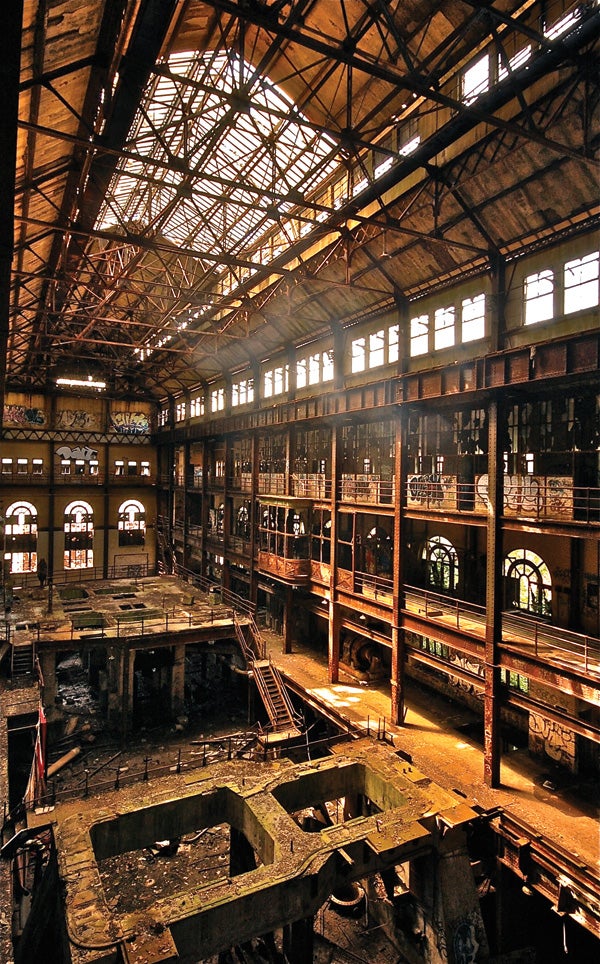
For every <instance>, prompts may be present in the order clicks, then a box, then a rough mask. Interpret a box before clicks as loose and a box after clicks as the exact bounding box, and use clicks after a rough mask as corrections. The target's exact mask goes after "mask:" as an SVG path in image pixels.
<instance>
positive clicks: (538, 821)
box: [261, 630, 600, 868]
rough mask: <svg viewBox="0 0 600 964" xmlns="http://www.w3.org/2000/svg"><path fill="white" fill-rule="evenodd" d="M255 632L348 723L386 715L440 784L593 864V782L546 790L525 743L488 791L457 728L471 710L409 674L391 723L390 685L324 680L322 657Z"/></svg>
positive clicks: (469, 741)
mask: <svg viewBox="0 0 600 964" xmlns="http://www.w3.org/2000/svg"><path fill="white" fill-rule="evenodd" d="M261 632H262V633H263V635H264V637H265V638H266V640H267V647H268V649H269V652H270V655H271V658H272V659H273V662H275V663H276V665H277V666H278V668H279V669H280V671H281V672H282V673H283V674H285V675H287V676H289V677H290V678H291V679H292V680H294V681H295V682H296V683H298V684H300V685H301V686H302V687H304V689H306V691H307V692H308V694H309V695H311V696H314V697H315V698H316V699H318V700H319V701H321V702H323V703H325V704H326V705H328V706H330V707H332V708H334V709H335V710H336V712H337V713H339V714H342V715H343V717H344V718H345V719H347V720H348V721H350V722H352V723H360V724H361V725H362V726H366V725H367V722H368V721H369V722H370V725H371V727H372V728H374V732H375V733H376V732H377V725H378V720H381V721H383V720H384V718H385V721H386V722H385V727H386V731H387V732H388V733H391V734H392V735H393V738H394V743H395V745H396V746H397V747H398V748H399V749H402V750H404V751H405V752H406V753H409V754H410V756H411V757H412V759H413V762H414V764H415V766H416V767H417V768H418V769H419V770H421V771H423V772H424V773H426V774H427V775H428V776H429V777H431V778H432V779H433V780H434V781H435V782H436V783H438V784H439V785H440V786H442V787H445V788H447V789H455V788H456V789H458V790H460V791H461V792H462V793H464V794H466V795H467V797H469V798H470V800H471V801H472V802H474V803H477V804H479V805H480V806H482V807H484V808H485V809H491V808H493V807H503V808H505V809H506V810H509V811H510V812H511V814H513V815H514V816H515V817H517V818H518V819H520V820H523V821H525V822H526V823H528V824H530V825H531V826H533V827H535V828H536V829H538V830H539V832H541V833H543V834H544V835H545V836H546V837H548V838H549V839H550V840H552V841H553V842H554V843H556V844H558V845H559V846H561V847H563V848H564V849H565V850H567V851H568V852H569V853H570V854H574V855H577V856H579V857H580V858H581V859H582V860H583V861H585V863H587V864H588V865H589V866H591V867H593V868H594V867H595V868H597V867H598V857H599V853H600V835H599V823H598V816H599V808H598V806H597V805H596V803H597V801H598V799H599V794H598V787H597V786H596V787H593V786H591V785H590V783H589V782H587V783H586V784H585V785H580V784H578V783H577V778H574V781H573V783H572V784H571V785H570V786H565V787H563V788H562V789H557V790H556V791H551V790H548V789H545V788H544V787H543V783H544V781H545V780H546V779H547V778H548V774H549V771H550V769H551V768H550V767H549V766H548V765H547V764H546V765H544V764H542V763H540V762H538V761H536V760H534V759H533V758H532V757H531V756H530V755H529V753H528V751H527V750H526V749H525V750H515V751H511V752H509V753H506V754H504V755H503V758H502V764H501V774H500V776H501V781H502V784H501V787H500V788H499V789H496V790H491V789H490V788H489V787H487V786H486V785H485V783H484V781H483V746H482V745H480V744H479V743H478V742H477V740H476V739H474V738H473V737H472V736H467V735H465V733H464V732H462V731H461V727H469V725H470V724H473V723H475V722H476V717H475V715H474V714H473V713H472V712H471V711H469V710H468V709H466V708H464V707H462V706H460V705H459V704H453V705H452V704H450V703H448V701H446V700H443V699H442V698H441V697H437V696H436V695H435V694H433V693H432V692H429V691H425V690H424V689H423V688H421V687H419V686H418V685H417V684H413V683H411V682H410V681H408V697H407V706H408V709H407V713H406V719H405V722H404V725H403V726H401V727H399V726H393V725H391V724H390V723H389V712H390V693H389V686H388V685H386V684H384V685H378V686H376V687H374V686H369V687H365V686H361V685H358V684H356V683H355V682H354V681H352V680H350V679H348V680H347V681H345V680H343V681H341V682H340V683H337V684H331V683H328V682H327V661H326V659H325V657H324V656H320V655H319V654H317V653H315V652H314V651H312V650H309V649H308V648H304V647H300V646H295V651H294V652H292V653H287V654H286V653H282V652H281V648H282V646H281V643H282V640H281V637H280V636H277V635H276V634H274V633H272V632H270V631H269V630H261Z"/></svg>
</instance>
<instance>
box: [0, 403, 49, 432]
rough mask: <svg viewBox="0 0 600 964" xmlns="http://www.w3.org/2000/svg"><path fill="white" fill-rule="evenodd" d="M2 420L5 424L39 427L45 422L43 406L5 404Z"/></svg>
mask: <svg viewBox="0 0 600 964" xmlns="http://www.w3.org/2000/svg"><path fill="white" fill-rule="evenodd" d="M3 420H4V424H5V425H20V426H27V427H28V428H31V427H35V428H39V427H40V426H42V425H45V424H46V413H45V412H44V410H43V408H28V407H27V406H26V405H5V406H4V415H3Z"/></svg>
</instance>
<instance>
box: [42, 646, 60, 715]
mask: <svg viewBox="0 0 600 964" xmlns="http://www.w3.org/2000/svg"><path fill="white" fill-rule="evenodd" d="M38 659H39V661H40V669H41V671H42V676H43V678H44V688H43V702H44V710H45V712H46V716H47V717H48V718H51V717H52V716H53V715H54V714H55V712H56V693H57V686H56V653H45V652H44V651H43V650H42V651H41V652H38Z"/></svg>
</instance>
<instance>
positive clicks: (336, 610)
mask: <svg viewBox="0 0 600 964" xmlns="http://www.w3.org/2000/svg"><path fill="white" fill-rule="evenodd" d="M338 450H339V432H338V427H337V425H334V426H333V427H332V429H331V502H330V505H331V529H330V538H331V543H330V555H329V622H328V652H329V657H328V677H327V678H328V680H329V682H330V683H337V682H338V680H339V676H340V607H339V603H337V602H336V601H335V597H336V590H335V586H336V579H337V493H338V467H339V458H338V454H339V453H338Z"/></svg>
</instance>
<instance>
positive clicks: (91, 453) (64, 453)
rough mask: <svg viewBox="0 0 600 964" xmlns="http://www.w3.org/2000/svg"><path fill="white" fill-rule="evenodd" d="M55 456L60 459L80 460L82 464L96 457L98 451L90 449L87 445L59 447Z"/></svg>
mask: <svg viewBox="0 0 600 964" xmlns="http://www.w3.org/2000/svg"><path fill="white" fill-rule="evenodd" d="M56 454H57V455H58V456H59V458H61V459H81V461H83V462H91V460H92V459H96V458H97V457H98V449H91V448H90V447H89V445H61V447H60V448H59V449H57V450H56Z"/></svg>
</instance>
